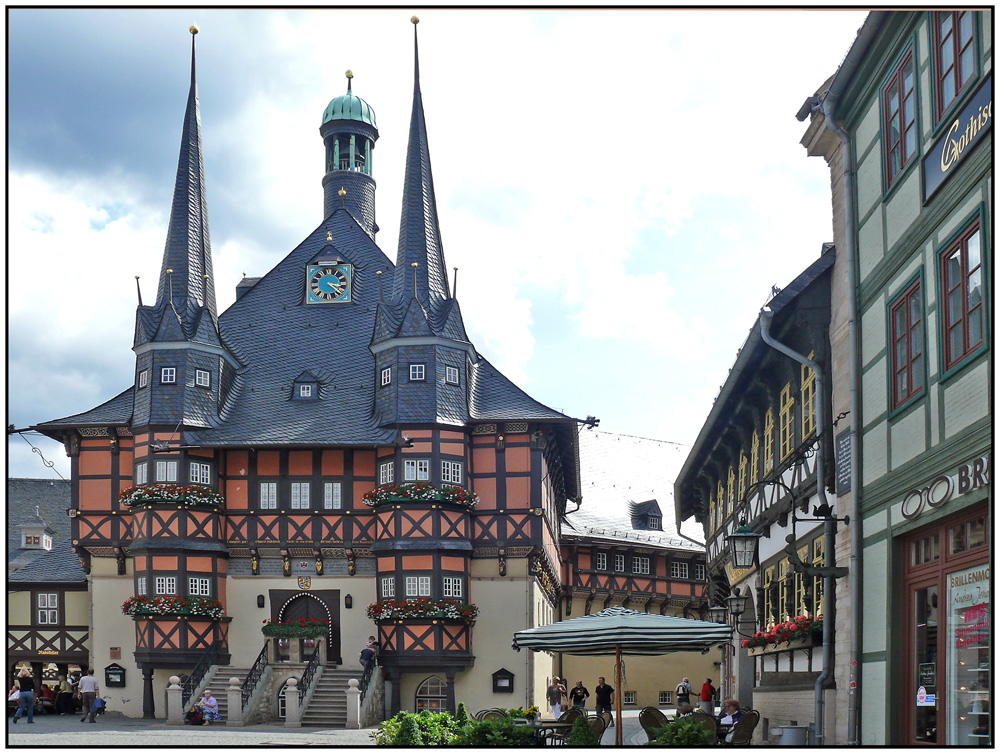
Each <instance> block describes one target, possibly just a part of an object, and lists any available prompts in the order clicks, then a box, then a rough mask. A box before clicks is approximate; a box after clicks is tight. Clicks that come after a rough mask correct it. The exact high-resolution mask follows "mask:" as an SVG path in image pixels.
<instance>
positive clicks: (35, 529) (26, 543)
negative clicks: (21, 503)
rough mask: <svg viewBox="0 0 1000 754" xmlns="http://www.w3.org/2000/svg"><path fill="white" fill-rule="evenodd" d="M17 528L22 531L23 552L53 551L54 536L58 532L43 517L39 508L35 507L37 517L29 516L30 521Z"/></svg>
mask: <svg viewBox="0 0 1000 754" xmlns="http://www.w3.org/2000/svg"><path fill="white" fill-rule="evenodd" d="M17 528H19V529H20V530H21V549H22V550H51V549H52V535H53V534H55V533H56V531H55V529H53V528H52V527H51V526H49V525H48V523H47V522H46V521H45V519H44V518H42V517H41V515H40V514H39V512H38V506H35V515H34V516H28V520H27V521H25V522H24V523H23V524H20V525H19V526H18V527H17Z"/></svg>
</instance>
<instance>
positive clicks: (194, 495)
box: [118, 484, 226, 508]
mask: <svg viewBox="0 0 1000 754" xmlns="http://www.w3.org/2000/svg"><path fill="white" fill-rule="evenodd" d="M118 499H119V501H120V502H121V504H122V505H124V506H127V507H129V508H131V507H132V506H134V505H145V504H146V503H182V504H184V505H210V506H212V507H213V508H222V507H223V505H225V502H226V498H225V497H224V496H223V495H222V493H221V492H217V491H216V490H213V489H212V488H211V487H206V486H204V485H201V484H136V485H133V486H132V487H129V488H127V489H124V490H122V493H121V495H119V496H118Z"/></svg>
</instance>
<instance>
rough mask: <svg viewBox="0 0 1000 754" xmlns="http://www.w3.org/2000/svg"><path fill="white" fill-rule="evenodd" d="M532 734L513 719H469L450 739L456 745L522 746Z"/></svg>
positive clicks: (527, 728)
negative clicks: (515, 723)
mask: <svg viewBox="0 0 1000 754" xmlns="http://www.w3.org/2000/svg"><path fill="white" fill-rule="evenodd" d="M533 736H534V731H533V730H532V729H531V728H529V727H527V726H525V725H514V720H513V719H512V718H510V717H504V718H503V719H502V720H470V721H469V722H467V723H466V724H465V725H464V726H462V730H461V731H459V733H458V735H457V736H455V738H454V739H453V740H452V743H453V744H455V745H457V746H524V745H527V744H528V743H529V742H530V740H531V739H532V738H533Z"/></svg>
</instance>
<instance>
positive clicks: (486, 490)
mask: <svg viewBox="0 0 1000 754" xmlns="http://www.w3.org/2000/svg"><path fill="white" fill-rule="evenodd" d="M474 492H475V493H476V494H477V495H479V505H477V506H476V508H477V509H478V510H496V507H497V480H496V479H476V480H475V488H474Z"/></svg>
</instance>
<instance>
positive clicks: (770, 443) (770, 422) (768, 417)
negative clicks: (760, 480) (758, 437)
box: [764, 408, 774, 474]
mask: <svg viewBox="0 0 1000 754" xmlns="http://www.w3.org/2000/svg"><path fill="white" fill-rule="evenodd" d="M773 470H774V409H773V408H768V409H767V413H766V414H764V473H765V474H767V472H769V471H773Z"/></svg>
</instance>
